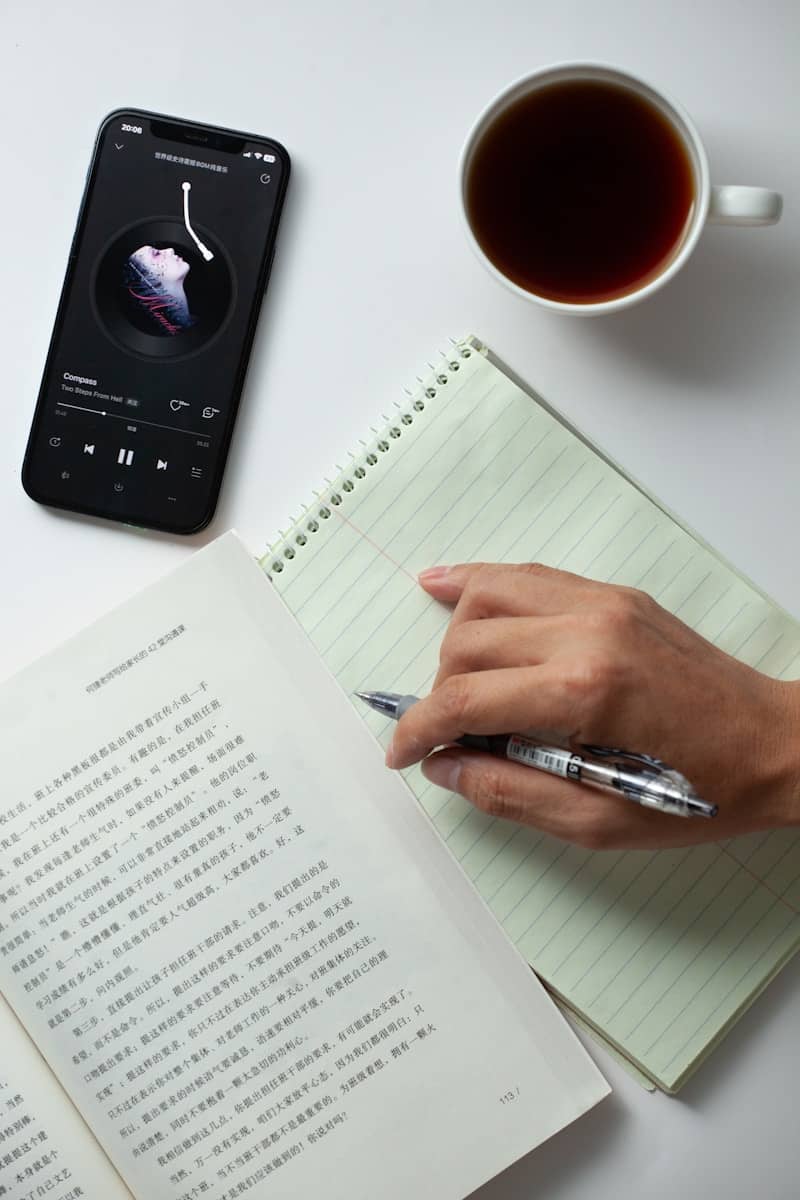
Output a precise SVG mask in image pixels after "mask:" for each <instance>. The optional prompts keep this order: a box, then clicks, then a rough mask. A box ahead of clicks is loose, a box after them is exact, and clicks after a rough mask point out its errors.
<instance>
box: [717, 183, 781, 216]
mask: <svg viewBox="0 0 800 1200" xmlns="http://www.w3.org/2000/svg"><path fill="white" fill-rule="evenodd" d="M782 211H783V196H782V195H781V194H780V192H771V191H770V190H769V188H761V187H739V186H738V185H736V184H725V185H724V186H722V187H712V189H711V199H710V203H709V206H708V220H709V222H710V223H711V224H713V225H775V224H776V222H777V221H779V220H780V219H781V212H782Z"/></svg>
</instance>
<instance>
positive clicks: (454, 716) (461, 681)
mask: <svg viewBox="0 0 800 1200" xmlns="http://www.w3.org/2000/svg"><path fill="white" fill-rule="evenodd" d="M437 698H438V701H439V704H440V705H441V708H442V712H443V713H444V716H445V719H446V720H447V721H448V722H449V723H450V724H451V725H453V726H456V727H458V728H459V729H461V730H462V732H464V733H467V732H469V730H467V728H466V726H467V725H468V724H469V723H470V717H471V715H472V713H473V711H474V699H473V689H472V685H471V683H470V677H469V676H468V675H450V676H449V677H448V678H447V679H445V681H444V683H442V685H441V687H439V688H437Z"/></svg>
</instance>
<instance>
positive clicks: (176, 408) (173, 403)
mask: <svg viewBox="0 0 800 1200" xmlns="http://www.w3.org/2000/svg"><path fill="white" fill-rule="evenodd" d="M169 406H170V408H171V409H172V411H173V412H180V411H181V408H182V407H183V405H182V404H181V401H180V400H170V402H169Z"/></svg>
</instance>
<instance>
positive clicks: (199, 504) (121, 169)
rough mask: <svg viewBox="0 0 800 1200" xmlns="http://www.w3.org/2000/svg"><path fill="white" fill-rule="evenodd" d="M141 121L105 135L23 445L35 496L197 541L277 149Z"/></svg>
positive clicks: (127, 120)
mask: <svg viewBox="0 0 800 1200" xmlns="http://www.w3.org/2000/svg"><path fill="white" fill-rule="evenodd" d="M161 128H163V126H162V125H161V124H160V122H159V121H158V120H155V119H154V122H153V129H151V125H150V119H149V118H148V119H144V117H143V115H142V114H136V113H131V114H120V113H115V114H113V116H112V117H111V118H109V120H108V121H107V122H106V124H105V126H104V128H103V129H102V131H101V135H100V140H99V145H98V151H97V157H96V166H95V171H94V176H93V183H92V185H91V191H90V194H89V197H88V201H87V206H86V208H85V210H84V216H83V222H82V227H81V228H80V229H79V231H78V233H77V235H76V240H75V244H74V245H73V249H72V251H71V254H70V267H69V270H68V275H67V283H66V285H65V292H64V298H63V300H62V309H61V313H60V319H59V324H58V326H57V328H56V331H55V334H54V338H53V342H52V344H51V350H50V356H49V360H48V367H47V371H46V375H45V378H44V381H43V385H42V392H41V394H40V404H39V409H38V412H37V420H36V424H35V427H34V432H33V434H32V440H31V445H30V446H29V456H28V457H29V463H28V466H27V468H26V478H25V483H26V487H28V488H29V490H30V491H31V492H32V493H33V494H34V495H35V497H36V499H39V500H43V501H45V502H46V503H47V502H49V503H55V504H60V505H65V506H67V507H75V508H80V509H83V510H84V511H94V512H99V513H105V514H108V515H117V514H118V515H123V516H124V517H125V519H130V520H133V521H136V520H139V521H141V522H142V523H143V524H155V525H161V524H164V525H167V526H169V527H173V528H183V529H186V530H191V529H192V528H194V527H196V526H197V525H198V523H199V522H200V521H201V520H202V518H203V515H204V514H207V510H208V508H209V501H210V497H211V496H212V495H213V494H214V492H215V490H216V488H217V486H218V483H219V480H218V474H219V471H220V470H221V468H222V463H223V461H224V456H225V450H226V448H227V443H228V440H229V437H230V431H231V426H232V422H233V417H234V411H233V410H234V407H235V398H236V395H237V394H238V390H239V387H240V384H241V373H242V371H243V364H242V358H243V353H244V350H245V343H246V340H247V336H248V328H249V324H250V319H251V315H252V311H253V305H254V303H255V301H256V298H257V289H258V286H259V278H260V274H261V271H262V268H263V264H264V258H265V254H266V252H267V248H268V245H269V244H270V242H271V240H272V236H273V232H274V230H273V226H274V218H275V216H276V211H277V208H278V207H279V197H280V194H281V191H282V188H281V183H282V173H283V171H284V162H283V155H282V152H281V149H280V147H277V146H274V145H271V144H270V143H268V142H266V143H265V142H252V143H251V142H249V141H245V142H244V143H243V144H242V145H241V146H240V147H239V146H238V145H237V148H236V150H235V151H230V150H227V149H226V150H215V149H213V148H211V147H208V148H207V147H206V146H203V145H194V144H191V143H189V142H186V141H184V140H181V141H177V140H171V139H170V138H169V137H160V136H156V135H155V132H154V131H155V130H159V129H161Z"/></svg>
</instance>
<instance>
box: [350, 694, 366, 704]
mask: <svg viewBox="0 0 800 1200" xmlns="http://www.w3.org/2000/svg"><path fill="white" fill-rule="evenodd" d="M353 695H354V696H358V698H359V700H365V701H366V702H367V704H368V703H369V698H370V694H369V692H353Z"/></svg>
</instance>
